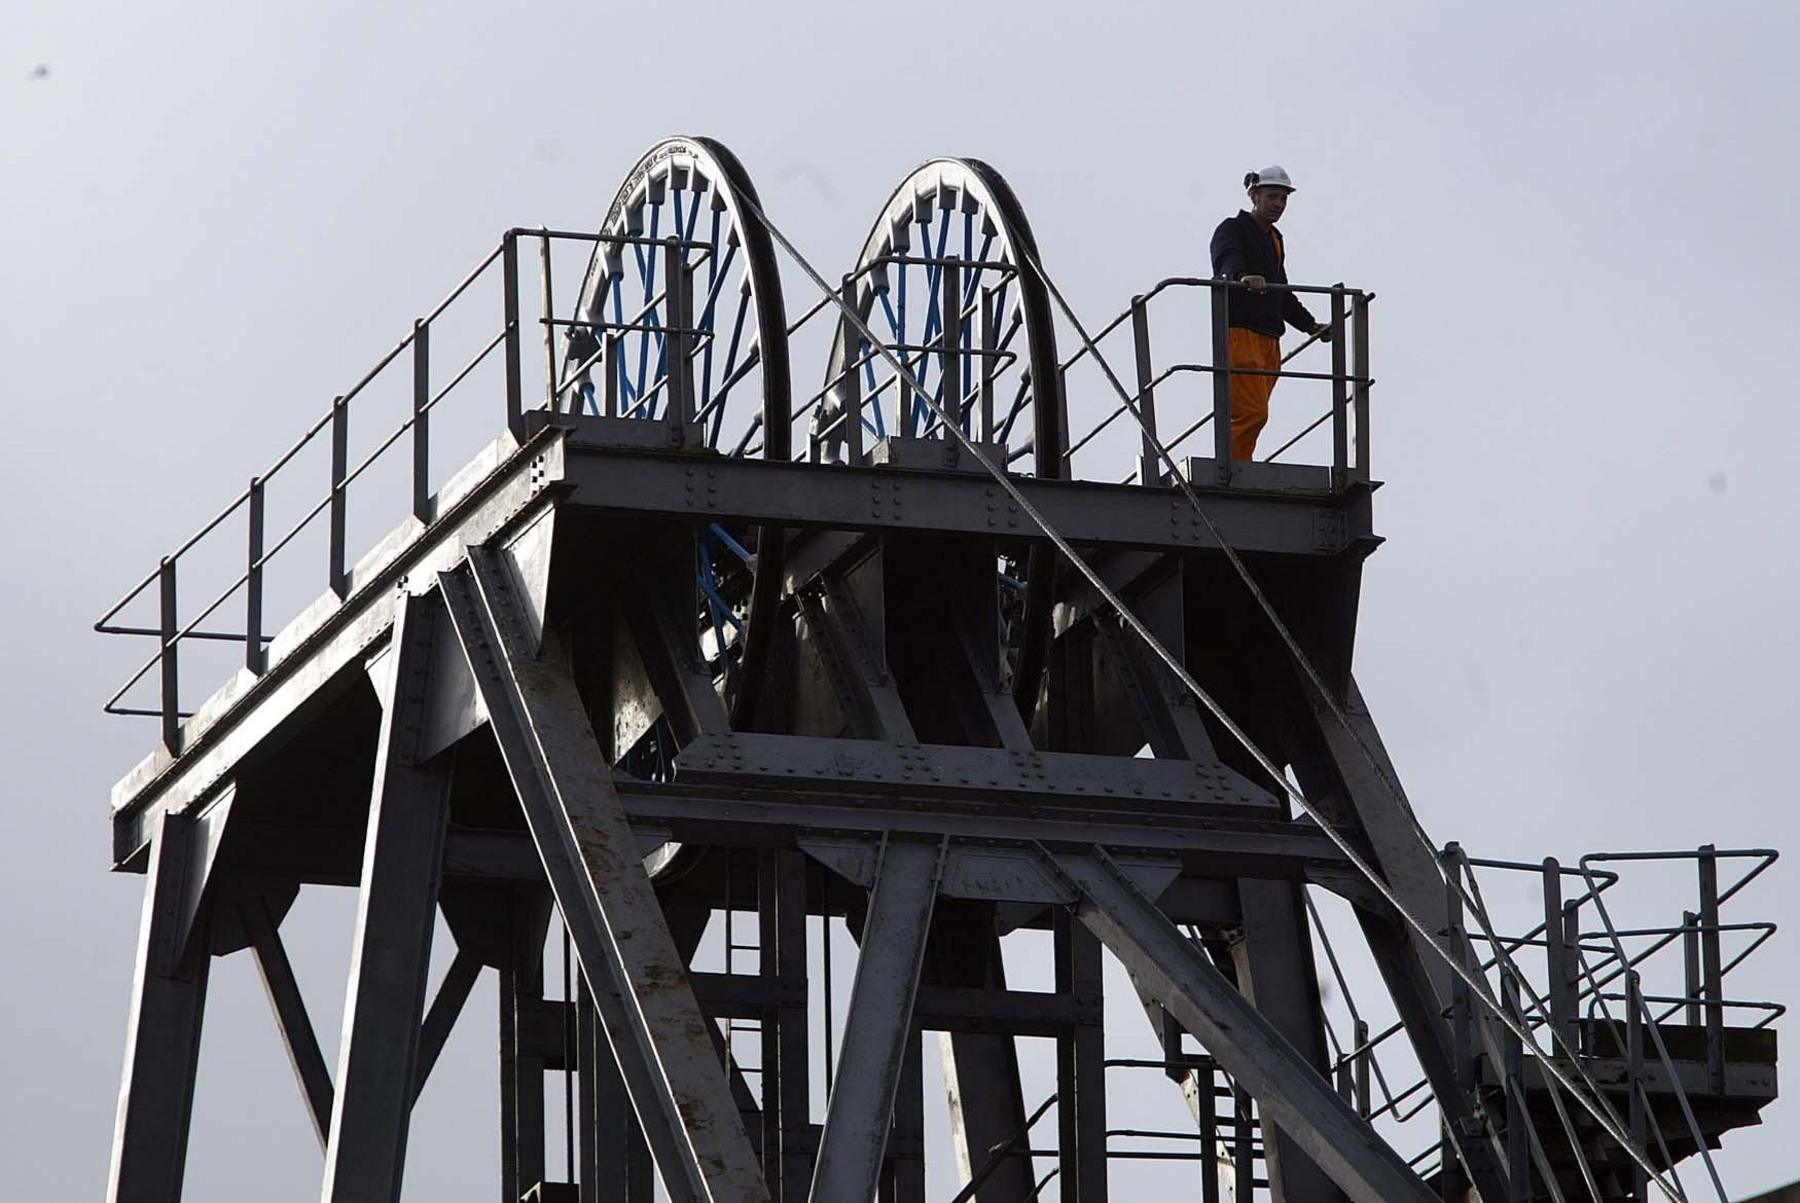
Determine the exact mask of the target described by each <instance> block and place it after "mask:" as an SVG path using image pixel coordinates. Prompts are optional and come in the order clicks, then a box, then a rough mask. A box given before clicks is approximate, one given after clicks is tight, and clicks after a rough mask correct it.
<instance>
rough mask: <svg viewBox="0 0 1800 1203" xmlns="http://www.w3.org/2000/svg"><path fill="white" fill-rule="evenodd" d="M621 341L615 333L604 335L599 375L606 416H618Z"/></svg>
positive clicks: (623, 368)
mask: <svg viewBox="0 0 1800 1203" xmlns="http://www.w3.org/2000/svg"><path fill="white" fill-rule="evenodd" d="M621 345H622V341H621V339H620V338H619V336H618V335H617V334H608V335H607V336H606V353H605V355H604V356H602V357H601V360H600V375H601V377H602V378H603V381H604V383H603V385H602V390H603V393H604V396H605V402H606V409H605V413H606V416H607V417H609V418H616V417H618V416H619V373H621V372H623V371H624V370H625V364H624V363H623V362H622V361H621V360H620V359H619V347H620V346H621Z"/></svg>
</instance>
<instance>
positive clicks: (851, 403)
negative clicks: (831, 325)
mask: <svg viewBox="0 0 1800 1203" xmlns="http://www.w3.org/2000/svg"><path fill="white" fill-rule="evenodd" d="M838 292H839V295H840V296H842V297H843V298H844V304H846V305H848V306H850V307H851V312H852V313H854V312H856V308H855V307H856V277H855V276H851V275H847V276H845V277H844V280H843V283H842V284H840V285H839V286H838ZM845 336H846V337H847V338H848V339H849V340H850V342H849V349H850V351H851V352H852V354H850V355H849V356H847V357H846V358H845V360H844V363H845V364H846V365H847V366H846V367H845V369H844V378H843V379H842V380H840V381H838V382H837V385H838V412H839V414H841V415H842V417H841V421H842V422H843V423H844V462H845V463H846V464H851V465H856V464H860V463H862V462H863V419H862V408H863V401H862V364H860V363H858V362H857V361H858V360H860V359H861V358H862V356H863V350H862V337H861V335H860V334H858V333H857V332H856V331H855V330H853V329H850V328H849V327H845ZM827 437H829V436H827Z"/></svg>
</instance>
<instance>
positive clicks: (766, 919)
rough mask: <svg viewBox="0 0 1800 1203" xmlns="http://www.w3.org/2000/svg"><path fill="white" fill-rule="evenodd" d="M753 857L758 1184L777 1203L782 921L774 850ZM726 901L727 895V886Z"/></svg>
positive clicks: (778, 1178)
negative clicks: (759, 999) (760, 995)
mask: <svg viewBox="0 0 1800 1203" xmlns="http://www.w3.org/2000/svg"><path fill="white" fill-rule="evenodd" d="M755 856H756V878H755V882H756V976H757V979H758V981H759V983H760V985H761V986H762V987H763V989H764V990H765V991H766V992H767V995H766V996H765V1001H764V1003H763V1005H762V1006H761V1007H759V1008H758V1010H757V1015H756V1028H757V1032H756V1038H757V1050H756V1053H757V1057H758V1061H757V1064H758V1065H759V1066H761V1068H762V1072H761V1073H760V1074H758V1075H757V1088H758V1089H757V1095H758V1097H757V1110H758V1113H759V1114H758V1118H759V1119H760V1121H761V1126H762V1131H761V1141H762V1145H761V1148H760V1149H758V1152H760V1153H761V1154H762V1167H763V1181H764V1182H766V1183H767V1184H768V1187H769V1198H770V1200H771V1203H781V1086H782V1082H781V1071H782V1069H783V1068H784V1067H783V1066H782V1064H781V1042H780V1030H781V1027H780V1015H781V1006H780V1002H779V1001H776V999H778V997H779V995H780V993H781V972H780V968H779V966H778V965H777V958H778V957H779V956H780V945H781V917H780V913H779V911H778V909H777V907H776V899H775V891H776V885H777V882H776V859H775V849H773V848H758V849H755ZM725 893H726V899H727V901H729V900H730V895H731V890H730V887H729V886H728V887H726V890H725Z"/></svg>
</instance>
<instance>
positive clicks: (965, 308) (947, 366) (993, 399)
mask: <svg viewBox="0 0 1800 1203" xmlns="http://www.w3.org/2000/svg"><path fill="white" fill-rule="evenodd" d="M907 266H913V267H922V268H925V269H927V272H928V273H929V277H930V279H931V283H932V297H931V302H932V305H931V313H930V315H929V317H930V320H929V321H928V322H927V323H926V327H925V330H924V332H923V334H922V335H921V336H920V338H921V340H922V341H919V342H886V343H883V344H881V346H880V347H876V346H874V345H871V344H870V343H869V342H868V341H867V340H866V339H864V338H862V337H860V335H852V334H851V333H850V332H849V331H847V330H846V331H844V332H843V333H844V336H845V337H846V339H847V340H848V341H849V342H850V344H851V345H850V346H849V347H847V348H846V349H847V350H848V352H849V353H847V354H846V355H845V356H844V362H843V363H842V365H841V366H839V367H838V368H837V370H836V371H834V372H832V373H831V374H830V375H829V376H828V377H827V379H826V380H825V383H824V386H823V387H821V388H820V389H819V390H818V391H817V392H814V393H813V394H811V395H810V396H808V397H806V398H804V399H803V400H801V401H800V403H799V405H798V406H796V408H795V410H794V418H795V420H796V421H798V420H799V419H801V418H807V419H808V422H809V427H810V429H809V433H808V447H809V457H810V458H811V459H812V460H813V461H814V462H825V461H828V460H830V459H832V458H834V457H836V456H840V455H841V456H842V457H843V458H844V459H845V460H847V461H849V462H851V463H855V462H858V461H859V460H860V459H861V458H862V455H863V451H864V444H865V442H866V441H867V440H868V439H870V438H877V439H878V438H882V437H885V436H886V435H888V434H889V433H890V431H889V430H888V429H887V424H886V418H885V415H884V411H883V409H882V406H883V404H884V402H885V400H886V397H887V394H888V393H889V391H890V390H893V391H894V392H895V393H896V395H897V397H898V401H897V404H896V409H897V411H898V412H897V420H896V428H895V429H894V430H893V431H892V432H891V433H894V434H898V435H900V436H902V437H907V438H929V437H932V436H933V435H934V434H939V435H941V433H942V432H941V431H940V430H939V429H938V428H939V426H940V425H941V421H940V419H939V418H938V417H937V416H936V415H935V414H933V413H932V412H931V411H930V409H929V407H927V406H926V405H925V404H924V402H923V400H921V399H918V398H915V397H913V396H912V386H911V383H910V382H909V381H908V376H910V377H912V379H914V380H923V379H924V378H925V377H926V375H927V368H928V367H935V368H936V379H937V387H936V390H935V392H934V400H935V401H936V402H937V403H938V405H939V406H941V407H942V408H943V409H944V410H945V412H946V414H947V415H948V416H949V417H950V418H951V420H952V421H955V422H956V423H958V425H959V426H960V427H961V429H962V430H963V431H964V432H965V433H966V434H968V435H970V436H971V437H973V438H974V439H975V440H976V441H978V442H982V443H988V442H994V441H996V440H997V441H1000V442H1005V441H1006V440H1007V438H1008V436H1009V435H1010V434H1011V431H1012V427H1013V424H1014V422H1016V421H1017V419H1018V417H1019V414H1020V412H1021V411H1022V409H1023V406H1024V402H1025V399H1026V398H1027V396H1028V388H1029V386H1028V381H1025V380H1024V379H1023V373H1021V387H1020V389H1019V391H1018V393H1017V394H1016V395H1015V396H1014V398H1013V401H1012V403H1011V405H1010V406H1007V407H1004V409H1003V408H1002V406H1001V403H1000V399H999V389H1000V386H1001V384H1002V382H1003V381H1004V380H1005V378H1006V376H1007V374H1008V373H1009V372H1010V371H1012V370H1013V369H1014V368H1016V367H1018V365H1019V363H1020V358H1021V357H1020V355H1019V353H1018V352H1017V351H1015V350H1013V349H1012V347H1011V345H1010V344H1011V342H1012V340H1013V339H1014V338H1015V337H1016V336H1017V334H1018V332H1019V329H1020V328H1021V327H1020V322H1019V321H1018V320H1015V321H1014V322H1013V323H1012V325H1011V326H1010V327H1009V328H1008V329H1006V330H1004V331H1003V330H1002V329H1001V326H1002V324H1003V322H1002V318H1001V313H1000V300H999V299H1000V298H1001V297H1003V296H1004V294H1005V290H1006V288H1007V286H1008V285H1010V284H1011V283H1012V282H1013V281H1014V280H1016V279H1017V277H1018V274H1019V268H1018V266H1017V265H1016V264H1013V263H1009V262H1005V261H1002V260H984V259H964V258H962V257H960V256H957V255H911V254H908V255H898V254H890V255H880V256H877V257H875V258H873V259H871V260H870V261H869V262H867V263H865V264H863V265H862V266H861V267H859V268H858V269H857V270H856V271H854V272H851V273H849V274H848V275H846V276H844V278H843V281H842V283H841V284H840V286H839V296H840V297H842V299H843V301H844V302H845V303H846V304H848V305H850V306H853V307H854V306H856V305H857V304H858V292H859V289H860V288H861V286H862V282H863V278H864V277H865V276H870V275H875V276H880V275H882V274H884V273H886V272H887V270H888V268H890V267H902V268H904V267H907ZM984 273H987V274H989V275H991V277H992V281H993V282H992V283H989V284H982V283H981V279H982V277H983V274H984ZM870 296H871V297H872V298H873V300H878V301H879V302H880V304H882V305H883V306H888V307H889V309H888V312H889V315H890V318H892V317H893V311H892V308H891V305H892V302H891V301H890V299H889V296H888V291H887V289H885V288H880V287H876V288H872V289H870ZM904 303H905V302H904V300H902V301H901V304H902V305H904ZM827 307H832V308H833V309H834V312H835V307H834V306H831V298H829V297H827V298H822V299H821V300H820V302H819V303H817V304H815V305H814V306H812V308H810V309H809V310H808V311H807V312H806V314H804V315H803V316H802V317H801V319H800V320H799V321H797V322H795V323H793V324H792V325H791V326H790V327H789V328H788V333H789V334H790V335H792V334H794V333H795V332H797V331H798V330H799V329H800V328H801V327H802V326H803V325H805V324H806V323H807V322H808V321H809V320H810V319H811V318H812V317H813V316H814V315H815V314H817V313H819V312H821V311H822V310H823V309H825V308H827ZM1015 319H1016V315H1015ZM890 355H891V356H893V358H894V360H895V361H897V362H898V363H899V364H900V365H901V366H902V367H903V368H904V369H905V372H904V373H902V372H901V371H899V370H896V369H895V367H894V366H893V364H892V363H890V362H889V360H888V356H890ZM853 418H854V420H853ZM1030 450H1031V448H1030V446H1029V445H1028V444H1027V445H1021V447H1019V448H1017V449H1016V454H1012V456H1011V458H1012V459H1017V458H1019V457H1021V456H1023V455H1025V454H1028V453H1029V452H1030ZM1009 462H1011V461H1010V460H1009Z"/></svg>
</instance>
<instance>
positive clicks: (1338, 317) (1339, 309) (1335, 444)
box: [1331, 284, 1351, 489]
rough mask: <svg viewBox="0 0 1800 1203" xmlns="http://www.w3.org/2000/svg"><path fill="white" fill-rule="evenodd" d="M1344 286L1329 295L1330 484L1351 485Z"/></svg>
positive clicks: (1340, 285)
mask: <svg viewBox="0 0 1800 1203" xmlns="http://www.w3.org/2000/svg"><path fill="white" fill-rule="evenodd" d="M1343 287H1344V286H1343V285H1342V284H1339V285H1337V290H1336V291H1334V292H1333V293H1332V294H1331V483H1332V487H1333V488H1338V489H1342V488H1344V487H1345V486H1346V485H1348V484H1349V483H1350V479H1351V477H1350V381H1349V379H1348V377H1347V376H1346V375H1345V373H1346V372H1347V370H1348V367H1347V364H1346V358H1347V357H1346V350H1347V349H1346V348H1345V346H1344V341H1345V339H1344V335H1345V330H1344V293H1343Z"/></svg>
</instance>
